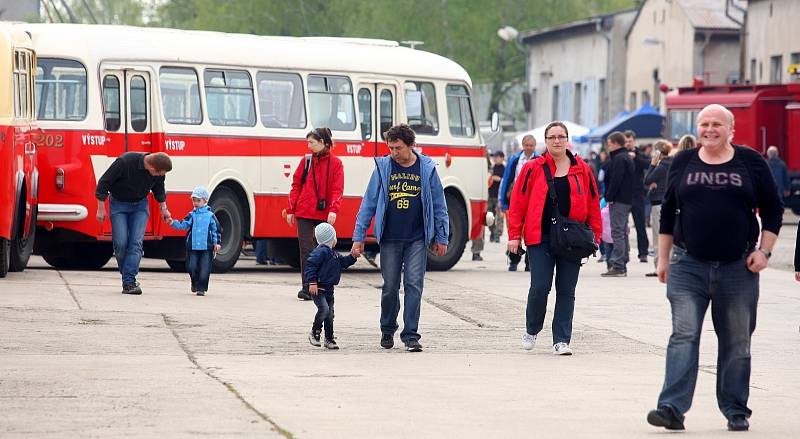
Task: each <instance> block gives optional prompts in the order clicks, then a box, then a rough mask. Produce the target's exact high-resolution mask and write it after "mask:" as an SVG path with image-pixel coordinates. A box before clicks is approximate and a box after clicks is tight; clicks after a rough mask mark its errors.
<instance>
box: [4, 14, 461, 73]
mask: <svg viewBox="0 0 800 439" xmlns="http://www.w3.org/2000/svg"><path fill="white" fill-rule="evenodd" d="M17 25H18V26H21V27H22V28H23V29H24V30H27V31H30V33H31V35H32V38H33V41H34V44H35V46H36V47H37V52H38V55H39V56H40V57H48V56H60V57H72V58H76V59H78V60H83V61H84V62H86V63H98V62H102V61H114V60H125V61H158V62H164V63H199V64H208V65H232V66H248V67H258V68H265V69H276V70H308V71H340V72H366V73H372V74H376V75H387V76H404V77H418V78H434V79H450V80H458V81H463V82H465V83H467V84H469V85H471V80H470V78H469V75H468V74H467V72H466V71H465V70H464V68H463V67H461V66H460V65H459V64H458V63H456V62H454V61H452V60H449V59H447V58H445V57H442V56H439V55H436V54H434V53H430V52H425V51H421V50H414V49H410V48H407V47H401V46H399V44H397V42H394V41H387V40H371V39H365V38H333V37H309V38H301V37H279V36H278V37H276V36H259V35H246V34H233V33H223V32H210V31H194V30H179V29H167V28H148V27H133V26H108V25H86V24H24V23H20V24H17Z"/></svg>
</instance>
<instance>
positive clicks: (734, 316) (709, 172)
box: [96, 105, 800, 431]
mask: <svg viewBox="0 0 800 439" xmlns="http://www.w3.org/2000/svg"><path fill="white" fill-rule="evenodd" d="M733 127H734V117H733V115H732V113H731V112H730V111H728V110H727V109H726V108H724V107H722V106H720V105H710V106H708V107H706V108H705V109H703V110H702V111H701V112H700V113H699V114H698V116H697V134H698V137H697V138H694V137H693V136H691V135H686V136H684V137H683V138H682V139H681V140H680V142H678V144H677V146H676V147H673V145H672V144H671V143H669V142H667V141H663V140H660V141H656V142H655V143H654V144H652V145H646V146H637V145H636V135H635V133H633V132H630V131H627V132H624V133H623V132H613V133H611V134H609V135H608V137H607V139H606V141H605V148H604V149H603V150H601V151H599V152H598V153H596V154H595V153H592V154H591V155H590V156H589V157H588V158H587V159H586V160H584V159H583V158H581V157H580V156H578V155H577V154H574V153H573V152H572V151H571V149H570V144H569V132H568V129H567V126H566V125H565V124H563V123H561V122H552V123H550V124H549V125H548V126H547V127H546V129H545V131H544V139H543V140H544V143H545V149H544V152H543V153H542V154H541V155H539V154H537V153H536V141H537V139H535V138H534V137H533V136H530V135H529V136H525V137H524V138H523V139H522V145H521V146H522V148H521V150H520V151H518V152H517V153H515V154H514V155H512V156H511V157H510V158H509V160H508V162H507V163H504V159H505V157H504V155H503V153H502V152H496V153H494V154H493V156H492V161H491V162H490V163H489V165H490V172H489V178H488V181H487V184H488V186H489V200H488V206H489V209H490V210H493V211H494V212H495V214H496V217H497V218H498V221H496V222H495V224H493V225H491V226H490V227H489V229H490V235H489V240H490V242H499V241H500V237H501V235H502V233H503V229H504V226H505V227H507V234H508V244H507V255H508V257H509V264H508V270H509V271H517V266H518V264H519V263H520V262H522V260H523V259H524V261H525V271H529V272H530V286H529V288H528V292H527V306H526V310H525V316H524V319H525V333H524V335H523V337H522V347H523V348H524V349H526V350H530V349H532V348H533V347H534V345H535V342H536V341H537V337H538V335H539V333H540V332H541V330H542V328H543V326H544V319H545V311H546V308H547V300H548V296H549V294H550V291H551V289H552V287H553V284H555V290H556V298H555V310H554V315H553V321H552V336H553V340H552V346H553V353H554V354H556V355H572V353H573V351H572V346H570V343H571V336H572V322H573V313H574V308H575V291H576V286H577V284H578V280H579V276H580V270H581V266H582V265H583V264H584V263H585V262H586V259H584V258H583V257H582V256H581V257H575V256H574V254H573V253H569V252H564V251H563V249H564V246H565V245H567V246H569V245H572V244H571V243H570V244H565V242H564V239H565V238H564V237H565V236H567V234H566V232H567V226H569V227H572V228H576V227H577V226H583V228H584V229H585V231H586V232H587V233H588V236H589V238H588V239H589V241H591V242H590V243H589V244H590V245H591V247H592V249H596V250H599V252H600V253H601V258H600V259H599V261H602V262H605V263H606V264H607V267H606V268H607V271H606V272H604V273H603V274H602V276H603V277H625V276H627V272H628V271H627V264H628V263H629V260H630V258H629V254H630V248H629V245H628V243H629V237H628V230H629V221H628V220H629V218H632V219H633V223H634V229H635V231H636V243H637V249H636V250H637V257H638V259H639V261H640V262H642V263H647V262H648V258H649V257H651V256H652V257H653V263H654V267H655V270H654V271H653V272H651V273H648V274H647V275H648V276H652V277H657V278H658V280H659V281H660V282H662V283H665V284H666V295H667V298H668V300H669V303H670V306H671V312H672V335H671V336H670V338H669V342H668V347H667V358H666V369H665V374H664V384H663V387H662V390H661V393H660V395H659V397H658V403H657V406H656V408H655V409H654V410H652V411H651V412H650V413H649V414H648V416H647V421H648V422H649V423H650V424H652V425H654V426H659V427H665V428H667V429H670V430H681V429H684V424H683V421H684V416H685V414H686V412H687V411H688V410H689V408H690V407H691V402H692V397H693V394H694V390H695V389H694V388H695V382H696V377H697V373H698V358H699V353H698V352H699V350H698V347H699V341H700V332H701V329H702V326H703V319H704V316H705V312H706V310H707V308H708V307H709V306H710V307H711V315H712V319H713V320H714V330H715V332H716V334H717V338H718V340H719V360H718V364H717V400H718V403H719V408H720V410H721V411H722V413H723V415H724V416H725V417H726V418H727V421H728V428H729V429H730V430H736V431H741V430H747V429H748V428H749V423H748V420H747V419H748V418H749V417H750V414H751V410H750V408H749V407H748V405H747V403H748V397H749V393H748V390H749V380H750V363H751V359H750V341H751V337H752V334H753V331H754V329H755V326H756V308H757V303H758V291H759V274H758V273H759V272H760V271H762V270H763V269H764V268H766V267H767V264H768V260H769V257H770V255H771V253H772V249H773V246H774V245H775V242H776V240H777V235H778V232H779V230H780V227H781V224H782V221H781V220H782V215H783V205H782V197H783V196H784V195H786V192H787V191H788V176H787V174H786V166H785V164H783V163H782V161H780V159H779V158H778V154H777V149H773V148H770V150H769V152H768V155H769V160H765V159H764V158H763V157H762V156H761V155H760V154H759V153H758V152H756V151H755V150H753V149H750V148H747V147H744V146H738V145H734V144H732V143H731V141H732V138H733V136H732V133H733ZM385 138H386V142H387V145H388V148H389V152H390V153H389V154H388V155H386V156H384V157H380V158H376V159H375V167H374V169H373V170H372V174H371V176H370V179H369V184H368V185H367V188H366V192H365V193H364V196H363V199H362V202H361V206H360V208H359V211H358V214H357V218H356V224H355V229H354V230H353V235H352V236H353V238H352V242H353V243H352V248H351V249H350V252H349V254H346V255H343V254H339V253H338V252H336V251H335V250H334V248H335V247H336V244H337V236H336V235H337V233H336V230H335V228H334V226H335V224H336V219H337V215H338V213H339V207H340V205H341V199H342V195H343V188H344V169H343V166H342V162H341V160H340V159H339V158H337V157H336V156H335V155H334V154H333V148H334V142H333V139H332V136H331V131H330V130H329V129H327V128H321V127H320V128H316V129H312V130H311V131H310V132H308V134H307V136H306V139H307V142H308V148H309V150H310V154H307V155H305V156H304V157H303V158H302V159H301V160H300V162H299V163H298V165H297V168H296V169H295V172H294V175H293V179H292V186H291V190H290V193H289V197H288V204H287V208H286V211H285V220H286V222H287V223H288V224H289V225H290V226H293V227H296V228H297V236H298V246H299V253H300V265H301V271H300V272H301V279H300V286H301V288H300V290H299V292H298V294H297V296H298V298H299V299H303V300H313V302H314V304H315V305H316V307H317V311H316V314H315V315H314V319H313V322H312V325H311V330H310V332H309V334H308V340H309V342H310V343H311V344H312V345H314V346H324V347H325V348H328V349H338V345H337V343H336V340H335V335H334V331H333V323H334V290H335V287H336V285H337V284H338V283H339V280H340V278H341V273H342V271H343V270H344V269H346V268H347V267H349V266H351V265H353V264H354V263H355V262H356V259H357V258H359V257H360V256H362V254H363V253H364V241H365V238H366V234H367V230H368V228H369V227H370V224H372V223H373V221H374V228H373V230H374V236H375V238H376V240H377V242H378V244H379V245H380V251H381V261H380V272H381V276H382V277H383V286H382V293H381V302H380V303H381V312H380V319H379V329H380V341H379V345H380V346H381V347H382V348H385V349H391V348H392V347H393V346H394V335H395V333H396V332H397V331H398V329H399V325H398V314H399V312H400V308H401V301H400V294H399V293H400V284H401V281H402V283H403V290H404V294H403V303H402V308H403V324H404V327H403V330H402V331H401V333H400V340H401V342H402V343H403V344H404V346H405V349H406V350H407V351H409V352H419V351H421V350H422V345H421V344H420V339H421V335H420V333H419V319H420V305H421V298H422V294H423V286H424V280H425V271H426V260H427V255H428V252H429V251H431V252H433V253H434V254H437V255H439V256H442V255H444V254H445V253H446V252H447V248H448V244H449V242H448V239H449V221H448V213H447V205H446V203H445V197H444V190H443V187H442V183H441V180H440V178H439V175H438V172H437V165H436V162H435V161H434V160H433V159H431V158H430V157H428V156H426V155H424V154H422V153H420V152H418V151H417V150H415V146H416V137H415V133H414V131H413V130H412V129H411V128H410V127H409V126H408V125H405V124H400V125H396V126H393V127H391V128H390V129H389V130H388V131H386V133H385ZM698 146H701V147H698ZM171 169H172V163H171V160H170V158H169V156H167V155H166V154H164V153H150V154H143V153H133V152H129V153H125V154H123V155H122V156H120V157H119V158H118V159H117V160H116V161H115V162H114V163H113V164H112V165H111V167H110V168H109V169H108V171H106V173H105V174H104V175H103V176H102V177H101V178H100V180H99V182H98V185H97V193H96V196H97V199H98V207H97V220H98V221H100V222H103V221H104V220H105V218H106V216H107V213H106V208H105V200H106V199H107V198H109V193H110V218H111V224H112V235H113V245H114V251H115V255H116V258H117V263H118V266H119V271H120V274H121V276H122V293H124V294H141V293H142V290H141V287H140V285H139V283H138V282H137V281H136V275H137V273H138V266H139V261H140V259H141V257H142V241H143V236H144V225H145V223H146V221H147V218H148V217H149V214H150V209H149V206H148V195H149V193H150V192H152V193H153V196H154V198H155V199H156V201H157V202H158V203H159V205H160V208H161V216H162V219H163V220H164V221H165V222H167V223H169V224H171V225H172V226H173V227H175V228H177V229H180V230H187V231H188V233H187V239H186V243H187V244H186V250H187V261H188V264H187V265H188V269H189V273H190V279H191V289H192V292H195V293H196V294H197V295H200V296H202V295H204V294H205V293H206V291H207V290H208V281H209V274H210V267H211V262H212V261H213V257H214V254H215V253H216V252H218V251H219V245H220V242H221V239H220V238H221V236H222V234H223V233H224V231H222V230H220V227H219V223H218V222H217V221H216V218H215V217H214V215H213V212H212V208H211V207H209V205H208V201H209V193H208V190H207V189H205V188H203V187H197V188H196V189H195V190H194V191H193V192H192V195H191V199H192V205H193V209H192V210H191V211H190V212H189V213H188V214H187V215H186V217H185V218H184V220H182V221H177V220H174V219H172V216H171V213H170V212H169V210H168V209H167V206H166V194H165V190H164V176H165V175H166V173H167V172H169V171H170V170H171ZM759 219H760V221H759ZM648 220H649V227H650V228H651V230H652V234H651V236H650V237H648V235H647V230H646V229H647V227H648ZM577 228H579V229H580V227H577ZM562 229H563V230H562ZM573 231H575V230H573ZM562 232H563V233H562ZM579 232H580V231H578V234H575V235H570V236H582V235H580V233H579ZM798 239H800V237H799V238H798ZM799 244H800V242H799ZM483 245H484V243H483V238H481V239H480V242H473V247H472V254H473V258H472V259H473V260H481V259H482V258H481V256H480V251H481V250H482V248H483ZM651 245H652V248H651ZM796 251H797V249H796ZM795 265H796V271H797V273H796V278H797V280H798V281H800V254H796V257H795ZM323 334H324V340H323V339H322V337H323Z"/></svg>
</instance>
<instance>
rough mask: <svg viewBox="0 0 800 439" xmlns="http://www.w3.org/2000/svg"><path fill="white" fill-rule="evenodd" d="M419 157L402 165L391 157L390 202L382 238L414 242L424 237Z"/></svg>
mask: <svg viewBox="0 0 800 439" xmlns="http://www.w3.org/2000/svg"><path fill="white" fill-rule="evenodd" d="M420 175H421V172H420V160H419V159H417V161H416V162H414V164H413V165H411V166H409V167H407V168H406V167H403V166H400V165H399V164H397V162H395V161H394V160H392V173H391V174H390V175H389V206H388V208H387V209H386V217H385V218H386V225H385V226H384V229H383V237H382V239H384V240H388V241H404V242H411V241H417V240H419V239H423V238H424V237H425V229H424V221H423V218H422V195H421V194H422V178H421V176H420Z"/></svg>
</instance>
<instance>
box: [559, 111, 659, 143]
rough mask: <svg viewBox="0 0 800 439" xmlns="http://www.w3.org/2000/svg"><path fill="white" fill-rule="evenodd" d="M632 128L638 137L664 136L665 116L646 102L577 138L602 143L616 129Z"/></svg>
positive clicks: (586, 141)
mask: <svg viewBox="0 0 800 439" xmlns="http://www.w3.org/2000/svg"><path fill="white" fill-rule="evenodd" d="M625 130H631V131H633V132H635V133H636V137H642V138H647V137H662V136H663V134H662V132H663V130H664V116H663V115H662V114H661V113H659V112H658V110H657V109H656V108H655V107H653V106H651V105H649V104H644V105H642V106H641V107H640V108H639V109H637V110H636V111H634V112H632V113H628V112H627V111H623V112H621V113H619V114H618V115H617V116H616V117H614V118H613V119H611V120H610V121H608V122H607V123H605V124H603V125H600V126H598V127H595V128H592V130H591V131H589V132H588V133H587V134H586V135H584V136H581V137H580V138H577V139H575V140H576V141H577V142H581V143H590V144H595V143H599V144H602V143H603V142H605V140H606V137H608V135H609V134H611V133H612V132H614V131H625Z"/></svg>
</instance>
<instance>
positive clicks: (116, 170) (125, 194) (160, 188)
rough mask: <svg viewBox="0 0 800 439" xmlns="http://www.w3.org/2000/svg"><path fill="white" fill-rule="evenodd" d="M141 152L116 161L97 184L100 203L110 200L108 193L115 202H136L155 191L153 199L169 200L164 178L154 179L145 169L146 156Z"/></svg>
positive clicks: (121, 157) (123, 156) (128, 154)
mask: <svg viewBox="0 0 800 439" xmlns="http://www.w3.org/2000/svg"><path fill="white" fill-rule="evenodd" d="M146 155H147V154H144V153H141V152H126V153H124V154H122V155H121V156H119V157H117V159H116V160H114V163H112V164H111V166H109V167H108V169H107V170H106V172H105V173H104V174H103V176H102V177H100V180H99V181H98V182H97V190H96V191H95V196H96V197H97V199H98V200H100V201H105V200H106V198H108V193H109V192H111V196H113V197H114V199H115V200H119V201H126V202H130V203H133V202H136V201H139V200H141V199H143V198H145V197H146V196H147V194H148V193H150V191H151V190H152V191H153V198H155V199H156V201H158V202H159V203H163V202H164V201H166V200H167V193H166V191H165V190H164V176H161V177H153V176H152V175H150V172H148V171H147V169H145V168H144V156H146Z"/></svg>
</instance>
